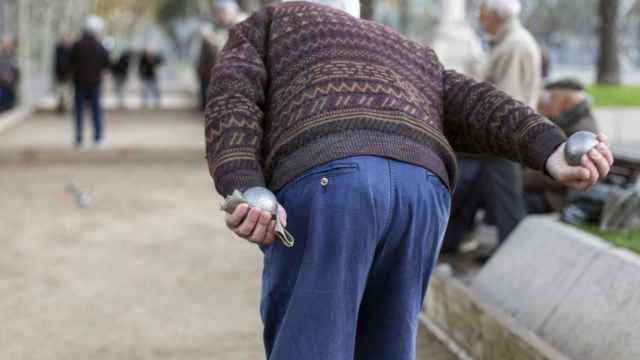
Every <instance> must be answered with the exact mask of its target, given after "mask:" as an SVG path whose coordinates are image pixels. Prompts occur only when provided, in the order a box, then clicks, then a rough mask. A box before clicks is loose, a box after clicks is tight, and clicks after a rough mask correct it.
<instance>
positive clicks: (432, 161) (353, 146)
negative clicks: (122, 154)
mask: <svg viewBox="0 0 640 360" xmlns="http://www.w3.org/2000/svg"><path fill="white" fill-rule="evenodd" d="M208 96H209V97H208V103H207V109H206V115H205V118H206V128H205V136H206V144H207V159H208V163H209V169H210V172H211V175H212V176H213V178H214V181H215V185H216V189H217V190H218V192H220V193H221V194H222V195H226V194H229V193H231V192H232V191H233V190H234V189H244V188H247V187H250V186H256V185H261V186H268V187H269V188H271V189H272V190H277V189H279V188H281V187H282V186H284V185H285V184H286V183H287V182H289V181H290V180H292V179H294V178H295V177H296V176H299V175H300V174H302V173H303V172H304V171H305V170H307V169H310V168H312V167H314V166H316V165H319V164H322V163H325V162H327V161H331V160H335V159H339V158H344V157H348V156H354V155H374V156H383V157H388V158H393V159H396V160H400V161H404V162H408V163H412V164H416V165H419V166H422V167H425V168H427V169H429V170H431V171H433V172H434V173H435V174H437V175H438V176H439V177H440V178H441V179H442V180H443V181H444V182H445V183H446V184H448V185H449V187H450V188H453V186H454V184H455V177H456V160H455V155H454V151H462V152H467V153H487V154H493V155H496V156H501V157H505V158H509V159H511V160H515V161H519V162H521V163H523V164H525V165H527V166H529V167H531V168H533V169H537V170H542V169H543V168H544V164H545V161H546V159H547V157H548V156H549V155H550V154H551V153H552V151H553V150H554V149H555V148H556V147H557V146H558V145H560V144H561V143H562V142H563V141H564V140H565V136H564V135H563V133H562V131H561V130H560V129H559V128H558V127H556V126H555V125H553V124H552V123H551V122H549V121H548V120H546V119H545V118H543V117H541V116H539V115H537V114H536V113H535V112H534V111H533V110H532V109H531V108H529V107H527V106H525V105H524V104H522V103H520V102H517V101H515V100H513V99H512V98H510V97H509V96H507V95H506V94H505V93H503V92H501V91H499V90H497V89H496V88H495V87H493V86H492V85H490V84H488V83H478V82H475V81H473V80H472V79H470V78H467V77H465V76H463V75H460V74H458V73H456V72H454V71H447V70H445V69H444V68H443V66H442V64H441V63H440V62H439V61H438V58H437V57H436V54H435V53H434V52H433V51H432V50H431V49H430V48H428V47H425V46H422V45H420V44H418V43H416V42H414V41H411V40H409V39H408V38H406V37H404V36H403V35H401V34H399V33H397V32H395V31H394V30H391V29H389V28H387V27H385V26H383V25H380V24H377V23H374V22H370V21H365V20H360V19H357V18H354V17H351V16H349V15H347V14H345V13H343V12H341V11H338V10H333V9H331V8H328V7H324V6H321V5H315V4H312V3H307V2H289V3H283V4H278V5H273V6H269V7H266V8H264V9H262V10H261V11H259V12H257V13H255V14H254V15H253V16H251V17H250V18H249V19H247V20H246V21H245V22H242V23H240V24H238V25H237V26H236V27H235V28H233V29H232V30H231V33H230V38H229V41H228V42H227V44H226V46H225V47H224V49H223V51H222V53H221V55H220V58H219V60H218V62H217V64H216V66H215V67H214V69H213V75H212V79H211V85H210V88H209V95H208Z"/></svg>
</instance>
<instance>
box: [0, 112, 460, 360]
mask: <svg viewBox="0 0 640 360" xmlns="http://www.w3.org/2000/svg"><path fill="white" fill-rule="evenodd" d="M87 120H88V119H87ZM107 121H108V122H107V125H106V126H107V133H106V135H107V142H106V145H107V148H106V149H100V150H94V149H86V150H82V151H77V150H73V149H71V146H70V144H71V124H70V123H71V121H70V119H68V118H66V117H58V116H56V115H51V114H38V115H36V116H35V117H33V118H32V119H29V120H27V121H25V122H24V123H22V124H21V125H20V126H18V127H17V128H15V129H12V130H10V131H7V132H4V133H2V134H0V158H2V156H7V153H15V154H27V155H29V156H33V154H41V155H42V156H45V155H47V154H50V153H56V154H58V155H56V156H57V157H56V162H55V163H47V162H46V161H47V160H46V159H47V158H46V157H43V159H44V160H43V161H44V164H43V162H40V163H38V164H40V165H34V163H32V162H29V161H18V162H16V163H15V164H13V165H11V164H7V163H4V164H2V163H0V323H1V324H2V326H1V327H0V360H5V359H7V360H14V359H20V360H36V359H38V360H39V359H42V360H52V359H54V360H56V359H61V360H75V359H82V360H86V359H92V360H106V359H114V360H116V359H117V360H121V359H127V360H129V359H144V360H147V359H149V360H152V359H153V360H155V359H176V360H178V359H179V360H192V359H193V360H195V359H209V360H230V359H233V360H244V359H247V360H249V359H251V360H254V359H264V354H263V348H262V339H261V331H262V324H261V322H260V315H259V294H260V274H261V270H262V258H261V253H260V252H259V250H258V249H257V248H256V247H255V246H252V245H250V244H247V243H245V242H243V241H240V240H238V239H236V238H234V237H233V236H232V235H231V234H230V233H229V232H228V231H226V229H225V228H224V223H223V216H222V214H221V213H220V211H219V210H218V209H219V201H220V198H219V197H218V196H217V195H214V192H213V185H212V182H211V179H210V177H209V174H208V171H207V169H206V168H205V161H204V159H203V156H204V151H203V145H204V140H203V131H202V121H203V120H202V118H201V115H200V114H197V113H193V112H179V111H163V112H158V111H147V112H139V113H138V112H131V111H124V112H109V113H108V114H107ZM87 125H89V124H88V123H87ZM87 128H90V126H87ZM89 134H90V131H88V133H87V135H89ZM86 138H87V139H90V136H87V137H86ZM137 149H140V150H139V152H138V153H137V154H138V155H137V156H139V157H138V158H136V161H124V158H125V157H126V156H125V155H126V154H127V153H128V152H131V151H133V150H137ZM3 154H4V155H3ZM177 154H186V156H177ZM19 157H22V155H20V156H19ZM107 157H108V159H110V160H109V161H106V162H105V161H98V160H100V159H102V158H107ZM146 157H149V158H148V159H147V158H146ZM165 157H174V160H173V161H171V162H168V161H165V160H166V158H165ZM183 157H184V158H185V159H187V161H185V162H184V163H181V162H180V161H176V160H175V159H182V158H183ZM27 158H28V156H27ZM119 159H123V161H120V160H119ZM145 159H146V160H145ZM69 160H71V161H69ZM70 184H73V186H70ZM76 190H80V191H83V192H85V193H86V194H87V195H88V197H89V206H88V208H86V209H83V208H80V207H79V206H78V205H79V203H78V201H77V198H76V197H75V196H74V195H73V191H76ZM418 348H419V356H418V359H424V360H450V359H454V358H453V356H452V355H451V354H450V353H448V352H447V351H446V350H445V349H444V348H443V346H442V345H441V344H440V343H439V342H438V341H436V340H435V339H434V338H432V337H430V336H429V335H428V334H427V333H426V332H425V331H424V329H422V332H421V335H420V336H419V338H418Z"/></svg>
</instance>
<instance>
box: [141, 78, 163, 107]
mask: <svg viewBox="0 0 640 360" xmlns="http://www.w3.org/2000/svg"><path fill="white" fill-rule="evenodd" d="M152 103H153V104H154V105H155V107H160V85H159V84H158V80H157V79H143V80H142V106H144V107H151V105H152Z"/></svg>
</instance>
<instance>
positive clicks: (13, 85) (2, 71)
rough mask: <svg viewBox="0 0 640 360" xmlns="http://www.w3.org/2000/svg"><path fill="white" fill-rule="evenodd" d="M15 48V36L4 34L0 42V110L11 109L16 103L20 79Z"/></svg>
mask: <svg viewBox="0 0 640 360" xmlns="http://www.w3.org/2000/svg"><path fill="white" fill-rule="evenodd" d="M16 50H17V49H16V40H15V38H14V37H13V36H11V35H6V36H4V37H3V38H2V44H0V112H2V111H7V110H11V109H13V107H14V106H15V105H16V100H17V95H16V94H17V92H18V84H19V81H20V69H19V67H18V59H17V55H16Z"/></svg>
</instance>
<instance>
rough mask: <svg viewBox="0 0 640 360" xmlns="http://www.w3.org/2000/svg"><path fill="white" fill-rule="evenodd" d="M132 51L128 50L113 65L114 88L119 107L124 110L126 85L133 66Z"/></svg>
mask: <svg viewBox="0 0 640 360" xmlns="http://www.w3.org/2000/svg"><path fill="white" fill-rule="evenodd" d="M131 56H132V53H131V50H129V49H126V50H124V51H123V52H122V54H120V56H119V57H118V60H116V61H115V62H114V63H113V66H112V68H111V73H112V74H113V81H114V87H115V91H116V96H117V97H118V106H119V107H120V108H124V107H125V105H126V103H125V84H126V82H127V77H128V76H129V67H130V64H131Z"/></svg>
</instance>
